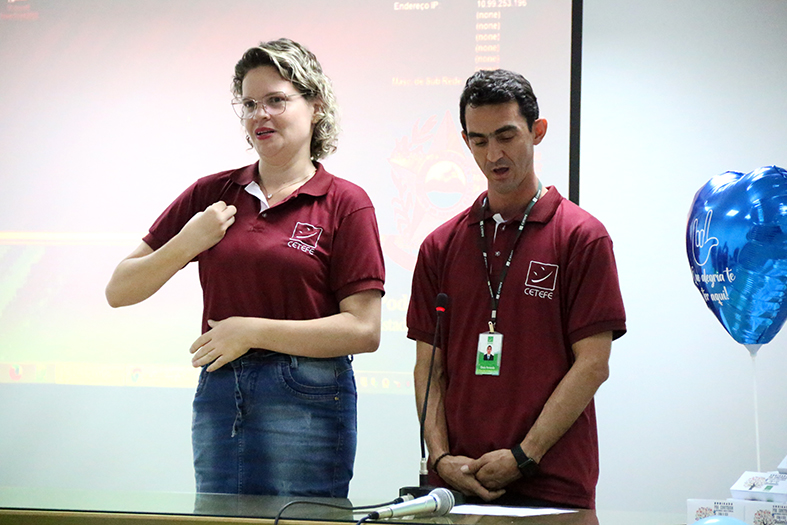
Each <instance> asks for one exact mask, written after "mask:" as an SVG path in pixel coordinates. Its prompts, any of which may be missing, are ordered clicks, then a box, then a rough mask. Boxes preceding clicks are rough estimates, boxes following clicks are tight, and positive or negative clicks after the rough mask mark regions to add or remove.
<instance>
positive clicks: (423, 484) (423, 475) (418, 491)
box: [399, 292, 465, 512]
mask: <svg viewBox="0 0 787 525" xmlns="http://www.w3.org/2000/svg"><path fill="white" fill-rule="evenodd" d="M448 303H449V297H448V295H447V294H444V293H442V292H441V293H439V294H437V297H436V299H435V313H436V320H435V330H434V340H433V342H432V358H431V360H430V362H429V374H428V376H427V380H426V392H425V393H424V404H423V407H421V414H420V416H421V421H420V423H421V425H420V432H421V435H420V437H421V463H420V469H419V472H418V474H419V476H418V482H419V483H418V486H417V487H402V488H400V489H399V495H400V496H403V495H405V494H412V495H413V496H415V497H416V498H417V499H416V500H415V501H418V500H421V499H423V498H424V497H426V496H427V495H428V494H433V493H434V490H432V489H434V488H435V487H434V486H433V485H430V484H429V470H428V468H427V462H426V440H425V439H424V431H425V429H424V425H425V424H426V407H427V406H428V405H429V391H430V389H431V386H432V372H433V369H434V359H435V350H436V349H437V347H438V346H439V345H440V335H441V334H440V331H441V329H440V321H441V319H442V316H443V314H444V313H445V310H446V308H447V307H448ZM443 490H446V489H443ZM430 491H431V492H430ZM449 492H450V493H451V497H452V500H453V502H452V503H451V505H452V506H453V504H454V502H459V503H460V504H462V503H464V501H465V500H464V494H462V493H461V492H459V491H451V490H449ZM446 512H447V511H446Z"/></svg>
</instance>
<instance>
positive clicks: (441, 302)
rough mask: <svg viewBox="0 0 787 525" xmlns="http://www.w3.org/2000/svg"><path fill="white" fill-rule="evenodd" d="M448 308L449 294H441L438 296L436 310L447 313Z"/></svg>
mask: <svg viewBox="0 0 787 525" xmlns="http://www.w3.org/2000/svg"><path fill="white" fill-rule="evenodd" d="M447 306H448V294H445V293H442V292H440V293H439V294H437V300H435V306H434V307H435V310H437V311H438V312H445V309H446V307H447Z"/></svg>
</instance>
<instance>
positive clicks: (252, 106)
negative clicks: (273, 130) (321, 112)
mask: <svg viewBox="0 0 787 525" xmlns="http://www.w3.org/2000/svg"><path fill="white" fill-rule="evenodd" d="M303 95H304V94H303V93H293V94H292V95H286V94H284V93H283V92H281V91H280V92H278V93H271V94H270V95H268V96H266V97H265V98H263V99H262V100H254V99H253V98H236V99H235V100H233V101H232V109H234V110H235V114H236V115H238V117H239V118H241V119H244V120H245V119H250V118H251V117H253V116H254V114H255V113H257V109H259V107H260V106H262V109H264V110H265V113H267V114H268V115H270V116H275V115H281V114H282V113H284V110H285V109H287V101H288V100H290V99H291V98H292V97H297V96H303Z"/></svg>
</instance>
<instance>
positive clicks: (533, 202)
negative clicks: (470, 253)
mask: <svg viewBox="0 0 787 525" xmlns="http://www.w3.org/2000/svg"><path fill="white" fill-rule="evenodd" d="M541 188H542V186H541V181H538V190H536V194H535V195H533V199H532V200H531V201H530V204H528V205H527V208H525V214H524V216H523V217H522V220H521V221H520V223H519V229H518V230H517V232H516V237H514V244H513V246H511V253H509V254H508V259H507V260H506V264H505V266H503V270H502V271H501V272H500V282H499V283H498V284H497V294H495V293H494V291H492V280H491V279H490V277H489V273H490V272H489V255H487V253H486V234H485V233H484V218H483V215H484V211H485V210H486V206H487V204H488V203H489V197H486V198H485V199H484V204H483V206H482V210H481V221H480V222H479V223H478V224H479V225H480V227H481V253H482V254H483V256H484V267H485V268H486V284H487V286H488V287H489V296H490V297H491V299H492V318H491V321H490V322H489V327H490V331H492V332H494V330H495V328H494V327H495V323H496V322H497V305H498V304H500V293H501V292H502V291H503V281H505V279H506V275H507V274H508V268H509V267H510V266H511V259H513V258H514V250H515V249H516V243H517V242H518V241H519V236H520V235H522V230H524V229H525V222H526V221H527V216H528V215H530V210H532V209H533V206H535V205H536V203H537V202H538V198H539V197H540V196H541Z"/></svg>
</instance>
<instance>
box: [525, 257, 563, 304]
mask: <svg viewBox="0 0 787 525" xmlns="http://www.w3.org/2000/svg"><path fill="white" fill-rule="evenodd" d="M558 269H559V267H558V265H556V264H549V263H542V262H538V261H530V267H528V269H527V279H525V294H527V295H532V296H533V297H541V298H547V299H552V294H553V292H554V291H555V286H556V285H557V271H558Z"/></svg>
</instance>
